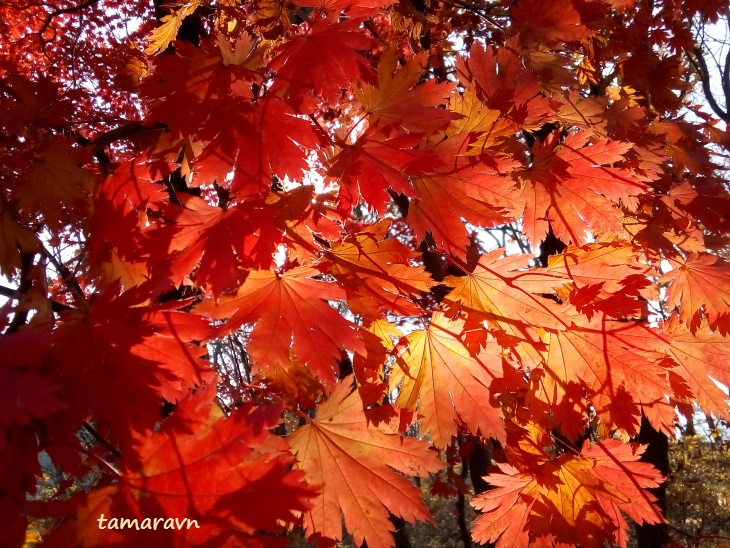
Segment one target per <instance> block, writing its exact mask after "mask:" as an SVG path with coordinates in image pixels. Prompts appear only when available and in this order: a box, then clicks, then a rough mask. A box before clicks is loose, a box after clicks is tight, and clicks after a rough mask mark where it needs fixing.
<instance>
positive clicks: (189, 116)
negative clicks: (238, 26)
mask: <svg viewBox="0 0 730 548" xmlns="http://www.w3.org/2000/svg"><path fill="white" fill-rule="evenodd" d="M220 43H221V42H220V40H219V41H218V43H217V44H215V43H212V42H211V41H205V42H203V43H202V44H201V47H195V46H193V45H192V44H190V43H188V42H178V43H177V45H176V47H175V55H161V56H159V57H157V58H156V59H155V68H154V71H153V72H152V73H151V75H150V76H148V77H147V78H146V79H145V80H144V81H143V82H142V85H141V91H142V93H143V94H144V95H145V96H146V97H148V98H149V99H150V102H151V109H150V116H149V118H148V120H149V121H158V122H159V121H162V122H164V123H165V124H166V125H167V126H168V127H170V128H171V129H172V130H175V131H177V132H180V133H181V134H182V135H190V134H196V133H197V132H198V131H199V130H200V128H201V126H202V125H203V124H205V123H209V124H213V123H215V120H211V116H213V113H214V112H215V110H216V109H218V110H221V107H220V104H219V102H220V101H223V103H224V105H227V104H228V103H227V102H228V101H231V100H235V99H238V100H244V99H252V98H253V97H254V95H253V92H252V91H251V87H252V86H253V85H254V84H258V83H259V82H260V81H261V79H262V76H261V74H260V73H261V71H262V68H261V67H262V64H263V57H262V55H261V53H260V52H258V51H257V50H256V49H255V48H254V42H253V41H251V40H247V41H244V44H246V46H247V47H246V46H244V48H243V50H242V51H240V52H239V53H240V55H241V57H243V58H244V59H243V62H242V63H241V64H237V63H235V62H231V61H232V56H234V55H235V52H234V51H231V48H232V47H235V45H234V46H231V45H230V44H229V45H228V47H227V48H226V47H225V46H224V47H223V48H221V46H220ZM238 47H239V48H240V46H238ZM191 106H194V108H190V107H191ZM181 110H184V111H185V112H186V116H180V112H181ZM219 125H220V121H219Z"/></svg>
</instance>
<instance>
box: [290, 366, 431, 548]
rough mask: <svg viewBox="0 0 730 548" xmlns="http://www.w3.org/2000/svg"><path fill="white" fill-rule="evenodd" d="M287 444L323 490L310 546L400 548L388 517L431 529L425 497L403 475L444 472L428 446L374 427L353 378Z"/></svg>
mask: <svg viewBox="0 0 730 548" xmlns="http://www.w3.org/2000/svg"><path fill="white" fill-rule="evenodd" d="M287 441H288V442H289V445H290V447H291V448H292V451H293V452H294V454H295V455H296V457H297V460H298V468H299V469H301V470H303V471H304V473H305V476H306V479H307V483H309V484H310V485H314V486H318V487H320V488H321V493H320V494H319V495H318V496H317V497H316V498H315V499H314V500H313V506H312V509H311V510H309V511H308V512H306V513H305V515H304V526H305V528H306V530H307V536H308V537H310V538H318V537H320V536H321V537H325V538H329V539H335V540H339V539H341V538H342V516H344V518H345V527H346V528H347V530H348V531H349V532H351V533H352V536H353V538H354V540H355V543H356V544H357V545H360V544H362V543H363V541H366V542H367V543H368V546H373V547H375V546H386V547H389V546H393V542H394V541H393V536H392V535H391V532H392V531H393V524H392V522H391V521H390V520H389V519H388V512H390V513H392V514H394V515H397V516H399V517H401V518H403V519H404V520H406V521H409V522H411V523H413V522H414V521H415V520H421V521H431V517H430V515H429V513H428V510H427V509H426V506H425V505H424V504H423V502H422V501H421V498H420V497H421V493H420V490H419V489H417V488H416V487H415V486H414V485H412V484H411V483H410V482H409V481H408V480H407V479H405V478H404V477H402V476H401V475H399V474H398V472H400V473H402V474H408V475H413V476H425V475H426V474H429V473H434V472H437V471H438V470H440V469H441V468H443V466H444V464H443V462H441V460H439V459H438V457H437V455H436V453H435V452H433V451H430V450H429V449H428V444H426V443H425V442H422V441H419V440H416V439H414V438H407V437H406V438H404V437H401V436H400V435H399V433H398V430H397V429H396V428H392V427H390V426H389V425H387V424H383V423H381V424H380V425H379V426H374V425H372V424H369V421H368V418H367V416H366V413H365V412H363V405H362V400H361V399H360V396H359V394H358V392H357V390H355V391H352V377H347V378H345V379H343V380H342V381H341V382H339V383H338V384H337V385H336V386H335V388H334V390H333V391H332V393H331V394H330V396H329V399H328V400H327V401H326V402H324V403H322V404H320V405H319V408H318V409H317V416H316V418H315V419H314V420H312V421H311V422H310V423H309V424H307V425H305V426H303V427H301V428H299V429H298V430H296V431H295V432H294V433H293V434H291V435H290V436H289V437H288V438H287Z"/></svg>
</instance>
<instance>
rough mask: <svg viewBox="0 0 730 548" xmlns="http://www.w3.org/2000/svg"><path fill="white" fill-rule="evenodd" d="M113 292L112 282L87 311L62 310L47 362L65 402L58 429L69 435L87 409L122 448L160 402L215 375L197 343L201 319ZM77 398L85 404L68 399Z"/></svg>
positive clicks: (144, 427)
mask: <svg viewBox="0 0 730 548" xmlns="http://www.w3.org/2000/svg"><path fill="white" fill-rule="evenodd" d="M117 291H118V286H117V287H114V286H112V287H110V288H108V289H107V290H106V291H105V292H104V293H102V294H100V295H98V296H97V298H96V299H95V300H94V302H93V303H92V304H91V306H90V307H89V308H88V309H87V310H83V311H81V310H69V311H67V312H65V313H64V314H63V315H62V316H61V322H60V325H59V327H58V329H56V330H55V331H54V332H53V337H52V341H51V343H50V345H49V347H50V352H49V354H48V356H47V357H46V362H47V364H48V368H49V371H50V372H52V373H53V374H54V375H55V376H56V378H57V379H58V380H59V383H60V386H61V390H60V391H59V394H60V395H61V396H62V401H63V402H68V403H69V408H68V410H67V411H65V412H62V413H57V414H56V415H54V417H53V420H54V421H58V432H61V433H64V434H66V433H67V434H69V435H70V436H72V437H73V436H75V432H76V430H77V429H78V427H79V424H80V423H81V421H82V420H85V419H86V418H87V416H88V414H89V410H91V411H90V412H91V415H92V416H93V417H94V419H95V420H96V421H98V430H99V431H100V432H101V433H102V434H103V435H107V433H108V435H109V437H110V439H111V440H112V441H113V443H115V444H117V443H118V444H120V445H121V446H122V447H128V446H129V444H130V443H134V439H133V434H134V433H135V432H137V433H141V432H145V431H150V430H151V429H152V427H153V426H154V424H155V422H156V421H157V419H158V417H159V408H160V405H161V404H162V402H163V400H165V401H168V402H175V401H177V400H178V399H180V398H181V397H182V396H183V395H184V394H185V393H186V391H187V388H188V387H190V386H193V385H195V384H202V383H203V382H205V381H207V380H210V379H212V378H213V376H214V374H213V371H212V370H211V369H210V365H209V363H208V362H206V361H204V360H202V359H201V357H202V356H203V355H205V354H206V353H207V350H206V348H205V347H204V346H198V345H196V344H195V342H196V341H197V342H199V341H204V340H207V339H208V338H209V337H210V333H211V331H210V329H209V327H208V325H207V323H206V322H205V321H204V320H203V319H202V318H197V317H195V316H191V315H189V314H185V313H182V312H178V311H175V310H170V309H169V306H168V308H165V307H152V306H144V305H142V306H140V303H139V295H140V293H141V294H142V295H144V293H142V292H141V291H137V292H127V293H125V294H123V295H122V296H120V297H117V295H116V293H117ZM178 306H182V305H180V304H178ZM79 341H86V344H85V345H80V344H79ZM111 394H129V395H133V397H134V405H132V406H128V405H127V404H126V402H125V401H124V400H123V399H121V398H112V399H113V402H114V403H110V395H111ZM78 401H84V402H86V405H84V406H78V405H73V403H74V402H78Z"/></svg>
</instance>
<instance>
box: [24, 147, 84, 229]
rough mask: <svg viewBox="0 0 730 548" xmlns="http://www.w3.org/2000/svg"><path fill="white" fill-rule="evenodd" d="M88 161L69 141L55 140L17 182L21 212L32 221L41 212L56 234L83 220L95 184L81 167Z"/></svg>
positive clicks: (44, 148) (38, 153)
mask: <svg viewBox="0 0 730 548" xmlns="http://www.w3.org/2000/svg"><path fill="white" fill-rule="evenodd" d="M89 159H90V158H89V156H88V151H85V150H82V149H79V148H75V147H73V146H72V142H71V140H70V139H65V138H62V137H56V138H54V139H51V140H49V141H48V142H47V143H45V144H44V145H43V147H42V148H40V150H38V151H37V157H36V159H35V160H34V161H33V162H32V163H30V165H29V167H28V168H27V169H26V170H25V171H24V173H22V174H21V176H20V178H19V181H18V182H17V183H16V188H15V194H16V197H17V200H18V208H19V209H20V211H22V212H23V213H24V215H26V216H28V217H31V218H32V217H33V216H34V215H37V213H36V212H39V213H40V214H41V215H42V217H43V220H44V221H45V223H46V225H47V226H48V228H49V229H51V230H53V231H59V230H61V228H62V227H63V225H64V224H65V223H67V222H72V221H75V220H78V219H81V218H83V217H84V216H85V215H86V213H87V212H88V210H89V205H90V197H91V193H92V191H93V188H94V184H95V182H96V176H95V175H94V174H93V173H91V172H90V171H87V170H85V169H84V168H83V167H82V165H83V164H85V163H86V162H87V161H88V160H89Z"/></svg>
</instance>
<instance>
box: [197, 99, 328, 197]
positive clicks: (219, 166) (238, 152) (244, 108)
mask: <svg viewBox="0 0 730 548" xmlns="http://www.w3.org/2000/svg"><path fill="white" fill-rule="evenodd" d="M198 135H199V137H200V138H201V139H203V140H205V141H207V143H206V146H205V148H204V149H203V152H202V153H201V154H200V156H199V157H198V158H196V159H195V162H194V163H193V177H198V178H200V180H201V181H205V182H208V183H211V182H213V180H216V181H217V182H218V184H219V185H221V186H224V187H228V188H231V189H232V190H233V191H234V193H235V194H236V196H238V197H239V198H244V197H246V196H249V195H255V194H259V193H266V192H267V191H268V189H269V187H270V185H271V179H272V177H273V176H274V175H276V176H279V177H282V178H284V177H287V176H288V177H291V178H292V179H300V178H301V176H302V173H303V172H304V171H305V170H306V169H307V168H308V164H307V161H306V154H305V152H304V150H303V148H302V147H314V146H315V145H316V143H317V139H316V136H315V134H314V131H313V129H312V125H311V124H310V123H309V122H308V121H307V120H303V119H301V118H297V117H296V116H295V114H294V111H293V109H292V108H291V107H290V106H289V105H288V104H287V103H286V102H284V101H281V100H280V99H277V98H276V97H270V98H269V97H267V98H265V99H262V100H259V101H256V102H255V103H250V102H248V101H218V102H216V103H215V105H214V106H213V107H212V108H211V117H210V120H208V121H207V122H206V123H205V124H204V125H203V126H202V127H201V128H200V129H199V131H198ZM231 172H233V175H232V180H231V182H230V183H229V182H228V181H227V180H228V177H229V174H230V173H231Z"/></svg>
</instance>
